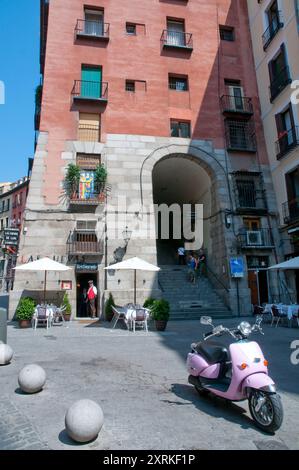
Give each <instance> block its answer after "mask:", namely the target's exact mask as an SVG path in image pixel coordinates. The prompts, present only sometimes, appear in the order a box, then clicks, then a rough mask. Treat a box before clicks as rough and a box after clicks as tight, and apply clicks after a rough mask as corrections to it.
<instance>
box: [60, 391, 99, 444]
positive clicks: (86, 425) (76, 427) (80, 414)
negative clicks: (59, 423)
mask: <svg viewBox="0 0 299 470" xmlns="http://www.w3.org/2000/svg"><path fill="white" fill-rule="evenodd" d="M103 423H104V415H103V411H102V408H101V407H100V406H99V405H98V404H97V403H95V402H94V401H92V400H79V401H76V402H75V403H73V405H71V407H70V408H69V409H68V411H67V413H66V415H65V428H66V431H67V433H68V435H69V436H70V437H71V438H72V439H73V440H74V441H76V442H81V443H83V442H90V441H92V440H94V439H96V437H97V436H98V434H99V432H100V430H101V429H102V426H103Z"/></svg>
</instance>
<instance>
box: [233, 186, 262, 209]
mask: <svg viewBox="0 0 299 470" xmlns="http://www.w3.org/2000/svg"><path fill="white" fill-rule="evenodd" d="M236 192H237V194H236V209H237V210H238V211H240V212H244V211H245V212H246V211H250V212H252V211H264V210H266V209H267V206H266V201H265V192H264V191H263V190H262V189H251V188H250V187H247V186H246V185H244V186H242V187H240V186H239V185H238V187H237V191H236Z"/></svg>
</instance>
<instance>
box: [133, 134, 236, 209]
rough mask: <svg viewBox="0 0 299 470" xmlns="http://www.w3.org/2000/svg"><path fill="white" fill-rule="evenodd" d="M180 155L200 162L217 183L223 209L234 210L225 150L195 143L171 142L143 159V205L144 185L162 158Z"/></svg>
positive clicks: (147, 182)
mask: <svg viewBox="0 0 299 470" xmlns="http://www.w3.org/2000/svg"><path fill="white" fill-rule="evenodd" d="M174 156H178V157H180V158H182V157H184V158H187V159H189V160H191V161H194V162H195V163H198V164H199V165H200V166H201V168H202V169H203V170H205V171H206V173H207V174H208V175H209V177H210V179H211V182H212V184H215V185H216V188H217V190H216V192H217V194H218V195H219V206H220V208H221V209H224V210H225V209H229V210H231V211H232V210H233V200H232V194H231V188H230V181H229V176H228V172H227V170H226V161H225V159H226V156H225V152H224V151H222V150H220V151H217V153H215V152H214V151H213V149H212V147H211V146H210V145H209V146H208V145H207V144H206V143H205V145H204V146H203V147H200V146H197V145H195V144H191V145H184V144H170V145H164V146H161V147H159V148H157V149H155V150H153V151H152V152H151V153H150V154H149V155H148V156H147V157H146V158H145V159H144V161H143V163H142V165H141V170H140V199H141V206H143V203H144V195H145V191H144V190H143V187H144V185H147V184H149V183H151V181H152V173H153V170H154V167H155V166H156V165H157V164H158V163H159V162H160V161H162V160H164V159H167V158H173V157H174Z"/></svg>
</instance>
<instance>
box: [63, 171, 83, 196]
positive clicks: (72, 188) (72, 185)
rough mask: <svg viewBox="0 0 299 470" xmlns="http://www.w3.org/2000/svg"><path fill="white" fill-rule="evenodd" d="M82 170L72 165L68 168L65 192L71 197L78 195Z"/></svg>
mask: <svg viewBox="0 0 299 470" xmlns="http://www.w3.org/2000/svg"><path fill="white" fill-rule="evenodd" d="M80 176H81V170H80V167H79V166H78V165H74V163H70V164H69V165H68V167H67V172H66V175H65V180H64V181H65V190H66V193H67V195H68V196H69V197H73V196H74V194H76V193H77V191H78V187H79V183H80Z"/></svg>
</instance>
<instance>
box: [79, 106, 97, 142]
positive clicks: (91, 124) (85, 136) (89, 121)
mask: <svg viewBox="0 0 299 470" xmlns="http://www.w3.org/2000/svg"><path fill="white" fill-rule="evenodd" d="M100 118H101V117H100V115H99V114H91V113H79V126H78V140H79V141H82V142H99V141H100Z"/></svg>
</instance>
